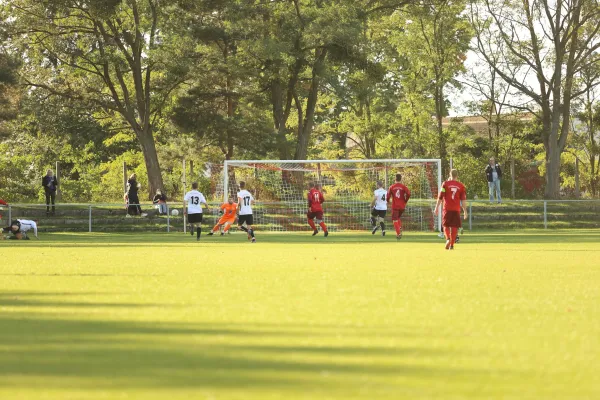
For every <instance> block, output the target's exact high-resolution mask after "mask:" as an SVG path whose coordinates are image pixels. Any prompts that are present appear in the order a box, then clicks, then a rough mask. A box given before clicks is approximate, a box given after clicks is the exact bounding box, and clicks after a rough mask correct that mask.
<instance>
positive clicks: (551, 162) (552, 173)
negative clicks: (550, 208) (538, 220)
mask: <svg viewBox="0 0 600 400" xmlns="http://www.w3.org/2000/svg"><path fill="white" fill-rule="evenodd" d="M560 153H561V150H560V148H559V146H558V143H557V142H556V141H555V140H550V144H549V147H548V149H547V150H546V190H545V192H544V197H545V198H547V199H558V198H559V197H560Z"/></svg>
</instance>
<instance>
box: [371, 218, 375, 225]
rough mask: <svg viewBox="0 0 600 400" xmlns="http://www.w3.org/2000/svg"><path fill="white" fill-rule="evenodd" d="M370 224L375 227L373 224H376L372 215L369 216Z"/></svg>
mask: <svg viewBox="0 0 600 400" xmlns="http://www.w3.org/2000/svg"><path fill="white" fill-rule="evenodd" d="M371 225H372V226H373V227H375V225H376V224H375V218H373V217H371Z"/></svg>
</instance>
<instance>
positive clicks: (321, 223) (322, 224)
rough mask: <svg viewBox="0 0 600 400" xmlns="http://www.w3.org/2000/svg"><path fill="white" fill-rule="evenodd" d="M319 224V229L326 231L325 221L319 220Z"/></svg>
mask: <svg viewBox="0 0 600 400" xmlns="http://www.w3.org/2000/svg"><path fill="white" fill-rule="evenodd" d="M363 221H364V220H363ZM319 225H320V226H321V229H323V231H324V232H327V225H325V222H320V223H319ZM315 229H316V228H315Z"/></svg>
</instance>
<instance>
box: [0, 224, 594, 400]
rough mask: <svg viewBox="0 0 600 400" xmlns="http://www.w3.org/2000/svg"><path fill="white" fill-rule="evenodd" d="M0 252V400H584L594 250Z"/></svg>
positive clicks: (567, 244) (585, 236) (518, 246)
mask: <svg viewBox="0 0 600 400" xmlns="http://www.w3.org/2000/svg"><path fill="white" fill-rule="evenodd" d="M257 240H258V242H257V243H256V244H250V243H248V242H247V241H246V239H245V235H242V234H240V233H234V234H231V235H229V236H225V237H214V238H212V237H206V236H204V237H203V238H202V241H201V242H200V243H197V242H196V241H195V239H194V238H192V237H191V236H184V235H183V234H153V235H135V234H89V235H87V234H46V235H43V236H42V239H41V240H39V241H36V240H32V241H29V242H13V241H3V242H0V253H1V254H2V257H1V261H0V275H1V280H0V399H7V400H9V399H36V400H37V399H57V400H58V399H60V400H64V399H143V400H146V399H169V400H175V399H598V398H600V383H599V382H600V379H598V377H597V374H598V366H599V365H600V232H599V231H590V230H588V231H583V230H581V231H550V232H549V233H547V232H542V231H524V232H510V233H478V234H475V233H473V234H465V235H464V236H463V237H462V238H461V243H459V244H457V246H456V250H454V251H445V250H444V248H443V247H444V241H443V240H442V239H439V238H437V237H436V236H435V235H433V234H410V233H408V234H406V235H405V238H404V239H403V240H402V241H400V242H396V240H395V237H394V236H393V235H389V236H387V237H385V238H382V237H381V236H378V235H377V236H372V235H371V234H370V233H368V232H367V233H362V234H335V233H333V234H331V235H330V236H329V237H328V238H323V237H322V236H318V237H311V236H310V233H307V234H304V235H299V234H265V233H262V232H257Z"/></svg>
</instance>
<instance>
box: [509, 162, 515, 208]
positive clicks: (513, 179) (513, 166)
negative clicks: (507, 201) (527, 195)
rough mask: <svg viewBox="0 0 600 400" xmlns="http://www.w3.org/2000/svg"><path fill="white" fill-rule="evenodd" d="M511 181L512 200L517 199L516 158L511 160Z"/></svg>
mask: <svg viewBox="0 0 600 400" xmlns="http://www.w3.org/2000/svg"><path fill="white" fill-rule="evenodd" d="M510 180H511V186H510V194H511V197H512V199H513V200H514V199H515V160H514V158H513V159H512V160H510Z"/></svg>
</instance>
